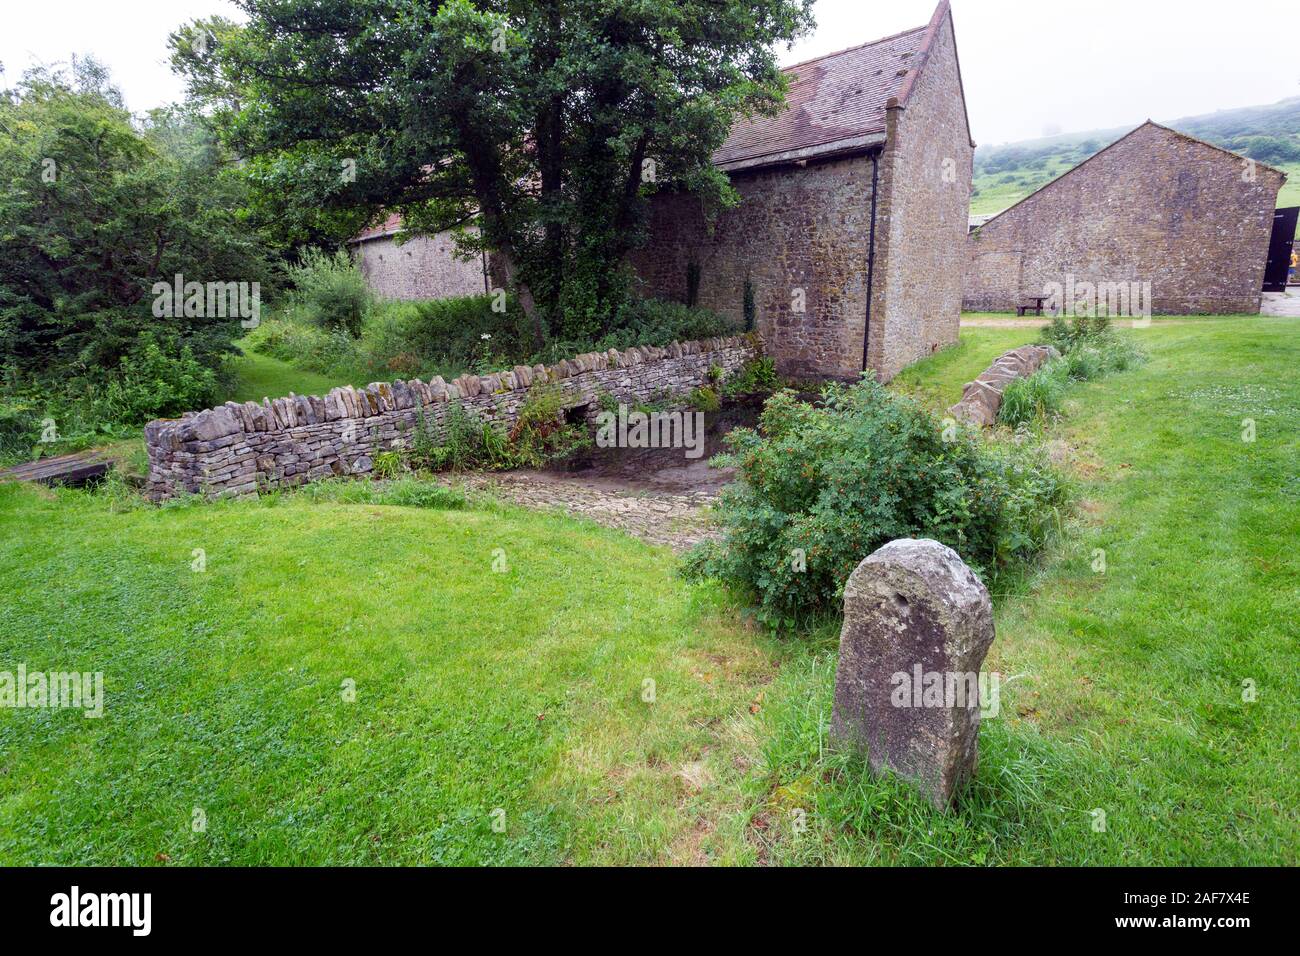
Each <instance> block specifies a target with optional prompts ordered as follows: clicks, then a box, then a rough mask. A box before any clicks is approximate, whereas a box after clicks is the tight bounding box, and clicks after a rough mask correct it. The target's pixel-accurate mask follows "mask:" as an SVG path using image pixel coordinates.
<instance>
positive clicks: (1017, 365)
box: [948, 345, 1061, 427]
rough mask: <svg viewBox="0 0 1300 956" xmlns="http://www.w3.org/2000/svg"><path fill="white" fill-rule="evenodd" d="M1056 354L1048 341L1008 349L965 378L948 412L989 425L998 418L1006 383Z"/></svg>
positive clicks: (960, 417) (1041, 365)
mask: <svg viewBox="0 0 1300 956" xmlns="http://www.w3.org/2000/svg"><path fill="white" fill-rule="evenodd" d="M1060 355H1061V353H1060V352H1058V351H1057V350H1056V349H1055V348H1053V347H1052V346H1050V345H1022V346H1021V347H1020V348H1018V349H1012V350H1011V351H1010V352H1007V353H1006V354H1004V355H1002V356H1001V357H1000V358H999V359H998V360H997V361H996V362H994V363H993V364H992V365H990V366H989V367H988V368H986V369H985V370H984V372H983V374H981V375H980V377H979V378H977V379H975V381H973V382H967V383H966V385H965V387H964V388H963V389H962V391H961V400H960V401H958V402H957V404H955V405H953V406H952V407H951V408H949V409H948V413H949V414H950V415H952V416H953V417H954V418H956V419H959V420H961V421H965V422H969V423H970V424H972V425H981V426H984V427H987V426H989V425H992V424H993V423H994V422H996V421H997V420H998V411H999V410H1000V409H1001V408H1002V392H1003V390H1004V389H1006V387H1007V383H1008V382H1011V381H1012V380H1014V379H1017V378H1028V377H1029V376H1030V375H1033V374H1034V373H1035V372H1037V371H1038V370H1039V369H1040V368H1042V367H1043V365H1044V364H1046V363H1047V362H1048V361H1049V360H1051V359H1054V358H1059V357H1060Z"/></svg>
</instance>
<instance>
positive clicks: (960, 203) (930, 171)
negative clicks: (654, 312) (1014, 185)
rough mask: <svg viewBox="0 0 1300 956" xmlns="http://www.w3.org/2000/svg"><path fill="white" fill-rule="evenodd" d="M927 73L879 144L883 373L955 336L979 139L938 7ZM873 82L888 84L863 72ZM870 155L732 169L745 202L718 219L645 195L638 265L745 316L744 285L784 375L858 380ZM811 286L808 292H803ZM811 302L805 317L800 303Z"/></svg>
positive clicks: (691, 204) (871, 357) (660, 289)
mask: <svg viewBox="0 0 1300 956" xmlns="http://www.w3.org/2000/svg"><path fill="white" fill-rule="evenodd" d="M940 13H941V14H942V15H941V16H939V17H938V18H937V19H936V21H935V23H934V26H933V29H934V39H933V45H932V46H931V47H930V48H929V50H928V54H927V58H926V62H925V64H924V69H921V68H920V67H917V68H916V69H915V70H914V71H913V73H914V75H915V76H916V81H915V84H914V86H913V87H912V89H911V91H910V93H909V94H908V96H907V102H906V103H905V104H904V103H900V102H899V100H898V98H891V99H890V100H889V106H888V109H887V110H886V133H885V136H884V138H883V139H884V145H883V148H882V147H880V146H874V147H872V148H873V149H875V150H876V154H875V155H876V157H877V158H876V160H875V161H874V162H878V167H876V169H875V172H876V173H877V176H876V183H875V189H876V201H877V211H876V247H875V266H874V272H873V276H872V303H871V335H870V342H869V343H868V361H867V365H868V367H869V368H871V369H873V370H874V371H875V372H876V373H877V376H878V377H879V378H880V379H881V380H882V381H888V380H890V379H891V378H893V377H894V376H895V375H896V374H897V373H898V372H899V371H900V370H901V369H902V368H903V367H905V366H907V365H909V364H911V363H912V362H914V361H916V360H917V359H920V358H924V357H925V356H926V355H929V354H930V353H931V352H933V351H935V350H936V349H938V348H940V347H942V346H944V345H949V344H952V343H953V342H956V341H957V330H958V325H959V324H960V320H961V297H962V271H963V267H964V265H965V262H964V256H963V253H962V250H963V248H964V245H963V244H964V242H965V237H966V229H967V221H968V220H967V214H968V211H969V206H970V188H971V172H972V168H973V164H974V146H973V144H972V143H971V138H970V128H969V126H968V125H967V121H966V107H965V98H964V95H963V92H962V84H961V75H960V68H959V65H958V60H957V45H956V38H955V36H954V33H953V26H952V18H951V16H950V15H949V14H948V12H947V10H946V8H941V10H940ZM863 82H864V83H875V82H879V80H878V79H876V78H875V77H864V78H863ZM872 182H873V157H872V154H871V152H870V151H859V152H858V153H857V154H855V155H842V156H830V157H821V158H818V159H809V160H807V161H806V162H805V161H800V162H790V163H786V164H784V165H773V166H769V167H765V168H761V169H747V170H741V171H737V172H733V173H731V185H732V186H733V188H734V189H735V190H736V192H737V193H738V194H739V195H740V203H739V204H738V205H737V206H735V207H733V208H731V209H727V210H724V211H723V212H721V213H720V214H719V215H718V216H717V217H716V221H714V222H709V221H708V220H707V219H706V217H705V215H704V213H703V210H702V206H701V203H700V200H699V199H698V198H697V197H694V196H691V195H689V194H685V193H681V192H673V191H670V190H665V191H663V192H660V193H658V194H656V195H655V196H654V197H653V198H652V201H651V203H650V212H649V223H648V234H649V238H648V242H647V244H646V245H645V246H644V247H643V248H641V249H639V250H637V251H635V252H634V253H633V254H632V255H631V256H629V261H630V263H631V264H632V266H633V268H634V269H635V270H636V272H637V275H638V277H639V279H640V280H641V282H642V291H643V292H644V294H646V295H648V296H653V297H656V298H661V299H671V300H675V301H679V302H684V301H686V299H687V276H688V270H689V268H690V266H691V265H692V264H695V265H696V266H698V268H699V289H698V298H697V300H696V302H697V304H698V305H700V306H703V307H704V308H707V309H711V310H713V311H714V312H718V313H720V314H722V315H726V316H728V317H731V318H732V319H739V318H741V317H742V316H743V314H744V297H745V283H746V280H748V281H749V283H750V285H751V288H752V290H753V294H754V305H755V326H756V329H757V331H758V333H759V334H760V335H761V336H762V339H763V345H764V349H765V351H766V353H767V354H768V355H770V356H771V357H772V358H773V360H774V361H775V362H776V368H777V371H778V372H779V373H780V374H782V375H785V376H789V377H792V378H799V379H805V380H822V379H840V380H852V381H856V380H857V379H858V377H859V376H860V374H861V371H862V366H863V362H862V359H863V354H862V353H863V326H864V325H865V323H866V316H867V273H868V260H869V255H868V253H869V250H870V245H871V207H872ZM799 290H802V296H800V295H799V294H798V291H799ZM800 305H802V306H803V310H802V311H799V306H800Z"/></svg>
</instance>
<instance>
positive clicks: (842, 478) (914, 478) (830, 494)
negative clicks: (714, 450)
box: [694, 380, 1066, 625]
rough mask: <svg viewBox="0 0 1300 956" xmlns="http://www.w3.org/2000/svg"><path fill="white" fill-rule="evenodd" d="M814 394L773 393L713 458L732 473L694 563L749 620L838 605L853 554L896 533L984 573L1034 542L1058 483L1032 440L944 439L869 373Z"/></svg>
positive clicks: (1054, 514) (1039, 542) (1043, 531)
mask: <svg viewBox="0 0 1300 956" xmlns="http://www.w3.org/2000/svg"><path fill="white" fill-rule="evenodd" d="M823 397H824V405H825V407H814V406H812V405H809V404H807V403H804V402H800V401H798V400H797V399H796V398H795V396H794V394H793V393H791V392H788V391H783V392H778V393H777V394H776V395H774V396H773V397H772V398H771V399H769V400H768V402H767V405H766V407H765V408H764V410H763V414H762V417H761V419H760V425H759V429H758V430H753V429H736V430H735V431H733V432H731V434H730V435H728V436H727V442H728V444H729V446H730V449H731V451H730V453H729V454H728V455H725V456H720V460H719V461H718V463H719V464H725V465H730V466H733V467H735V468H736V469H737V477H738V481H737V482H736V483H734V484H733V485H731V486H729V487H728V488H727V489H726V490H725V491H724V492H723V494H722V496H721V497H720V499H719V502H718V505H717V515H718V518H719V521H720V523H721V525H722V528H723V530H724V538H723V540H722V541H721V542H720V543H718V544H716V545H713V546H706V547H705V549H704V550H703V552H702V553H701V554H700V555H697V556H696V558H695V559H694V567H695V568H696V569H697V570H699V571H700V572H702V573H705V574H708V575H710V576H714V577H718V578H721V579H722V580H724V581H727V582H730V583H731V584H733V585H735V586H737V587H739V588H740V589H741V590H743V591H744V592H746V593H748V594H750V595H751V596H752V597H753V598H754V599H755V600H756V603H757V604H758V606H759V616H760V618H761V619H762V620H765V621H767V622H768V623H769V624H773V625H775V624H779V623H790V622H791V621H792V620H793V619H794V618H796V617H797V616H799V615H801V614H804V613H808V612H815V611H819V610H825V609H829V608H833V607H835V606H837V604H838V601H839V600H840V598H841V596H842V591H843V586H844V582H845V581H846V580H847V579H848V576H849V574H850V573H851V572H852V571H853V569H854V568H855V567H857V565H858V563H859V562H860V561H862V559H863V558H865V557H866V556H867V555H869V554H871V553H872V552H873V551H875V550H876V549H877V548H879V547H880V546H881V545H883V544H885V543H887V542H889V541H891V540H894V539H895V538H904V537H929V538H935V539H937V540H939V541H942V542H943V543H945V544H947V545H949V546H950V547H952V548H954V549H955V550H956V551H957V552H958V553H959V554H961V556H962V557H963V559H965V560H966V561H967V563H969V564H970V565H971V566H972V567H973V568H975V569H976V570H977V571H979V572H980V573H981V574H983V575H985V577H986V580H988V579H989V578H990V577H995V576H996V575H998V574H999V573H1000V572H1001V571H1003V570H1004V569H1006V568H1008V567H1010V566H1012V565H1014V564H1016V563H1018V562H1023V561H1025V560H1027V559H1028V558H1030V557H1031V556H1032V555H1034V554H1035V553H1036V552H1037V551H1038V550H1039V549H1040V548H1041V547H1042V546H1043V544H1044V543H1045V541H1046V538H1047V535H1048V533H1049V530H1050V529H1051V528H1052V527H1053V526H1054V524H1055V523H1056V521H1057V518H1058V514H1059V510H1060V508H1061V507H1062V506H1063V505H1064V503H1065V500H1066V489H1065V485H1064V483H1063V481H1062V479H1061V478H1060V476H1059V475H1058V474H1057V473H1056V472H1055V470H1054V469H1053V468H1052V467H1051V464H1050V462H1049V461H1048V460H1047V457H1046V455H1045V453H1043V451H1042V450H1041V449H1040V448H1038V447H1036V446H1031V445H1026V444H1017V443H1008V444H989V443H985V442H983V441H981V440H980V438H979V437H978V436H977V435H976V434H975V433H973V432H968V431H966V430H964V429H963V430H959V431H958V432H957V434H956V435H955V436H953V435H952V434H951V433H948V434H947V435H946V436H945V430H944V427H943V425H942V423H941V422H939V421H938V420H937V419H935V418H934V417H933V416H932V415H930V414H929V413H928V412H926V411H925V410H924V409H923V408H922V407H921V406H920V405H918V404H917V403H915V402H913V401H911V400H910V399H906V398H902V397H899V396H897V395H893V394H891V393H890V392H889V391H887V390H886V389H885V388H884V387H883V386H881V385H879V384H878V383H876V382H874V381H871V380H864V381H863V382H862V383H861V384H859V385H855V386H853V387H851V388H845V387H842V386H830V387H828V388H827V389H826V390H825V391H824V393H823ZM946 439H947V440H946Z"/></svg>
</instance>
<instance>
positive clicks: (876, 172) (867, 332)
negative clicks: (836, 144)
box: [862, 150, 880, 372]
mask: <svg viewBox="0 0 1300 956" xmlns="http://www.w3.org/2000/svg"><path fill="white" fill-rule="evenodd" d="M879 186H880V151H879V150H876V151H875V152H873V153H872V154H871V232H870V236H869V238H868V239H867V321H866V323H865V324H864V325H863V327H862V371H864V372H865V371H866V370H867V347H868V346H869V345H870V343H871V290H872V289H873V288H874V287H875V284H876V194H877V192H878V191H879Z"/></svg>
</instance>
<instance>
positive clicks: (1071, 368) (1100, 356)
mask: <svg viewBox="0 0 1300 956" xmlns="http://www.w3.org/2000/svg"><path fill="white" fill-rule="evenodd" d="M1039 341H1040V342H1041V343H1043V344H1046V345H1053V346H1055V347H1056V348H1057V350H1058V351H1060V352H1061V353H1062V356H1063V361H1064V365H1065V372H1064V374H1065V375H1066V376H1067V377H1069V378H1072V379H1076V380H1078V381H1091V380H1092V379H1095V378H1100V377H1101V376H1103V375H1107V374H1109V373H1111V372H1122V371H1124V370H1126V369H1129V368H1132V367H1133V366H1135V365H1140V364H1141V363H1142V362H1144V361H1145V360H1146V353H1145V352H1144V351H1143V350H1142V348H1141V346H1139V345H1138V344H1137V342H1136V341H1134V339H1133V337H1132V336H1130V335H1120V334H1119V333H1117V332H1116V331H1115V329H1114V328H1113V327H1112V326H1111V322H1110V319H1108V318H1107V317H1105V316H1100V315H1099V316H1095V317H1092V318H1089V317H1086V316H1078V317H1076V318H1074V319H1071V320H1070V321H1068V322H1067V321H1066V320H1065V319H1064V318H1062V317H1061V316H1059V315H1058V316H1055V317H1053V319H1052V322H1051V324H1050V325H1048V326H1047V327H1046V328H1044V329H1043V333H1042V335H1041V336H1040V338H1039Z"/></svg>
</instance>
